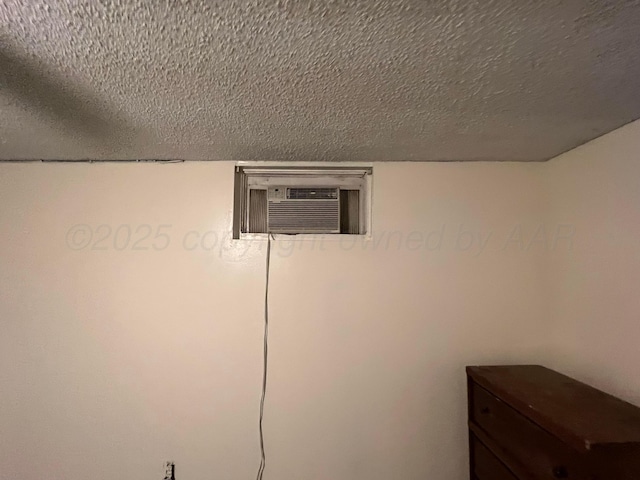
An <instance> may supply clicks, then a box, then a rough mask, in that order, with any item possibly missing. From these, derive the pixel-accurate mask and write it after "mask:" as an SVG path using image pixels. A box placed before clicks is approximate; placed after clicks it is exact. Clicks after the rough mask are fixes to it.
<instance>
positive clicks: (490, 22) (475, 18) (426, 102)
mask: <svg viewBox="0 0 640 480" xmlns="http://www.w3.org/2000/svg"><path fill="white" fill-rule="evenodd" d="M639 25H640V2H639V1H616V2H614V1H598V0H589V1H588V0H565V1H551V0H541V1H535V2H533V1H507V0H484V1H469V0H447V1H444V0H443V1H422V0H415V1H411V0H395V1H394V0H386V1H385V0H377V1H373V0H361V1H355V0H354V1H348V0H334V1H311V0H297V1H286V0H280V1H275V0H274V1H267V0H265V1H259V0H254V1H249V0H246V1H219V2H213V1H204V0H203V1H195V0H193V1H189V0H183V1H169V0H166V1H159V0H102V1H98V0H87V1H80V0H66V1H63V0H47V1H36V0H4V1H3V2H2V3H0V86H1V90H0V158H2V159H39V158H43V159H187V160H189V159H194V160H328V161H377V160H520V161H527V160H545V159H548V158H551V157H553V156H555V155H557V154H559V153H561V152H563V151H565V150H568V149H570V148H572V147H575V146H577V145H579V144H581V143H584V142H586V141H588V140H590V139H592V138H594V137H596V136H599V135H601V134H603V133H606V132H608V131H610V130H612V129H615V128H617V127H619V126H621V125H623V124H625V123H627V122H630V121H632V120H634V119H637V118H638V117H640V94H639V93H638V92H640V28H639Z"/></svg>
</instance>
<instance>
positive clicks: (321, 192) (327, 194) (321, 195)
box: [287, 188, 338, 200]
mask: <svg viewBox="0 0 640 480" xmlns="http://www.w3.org/2000/svg"><path fill="white" fill-rule="evenodd" d="M287 198H288V199H289V200H319V199H331V200H335V199H337V198H338V189H337V188H287Z"/></svg>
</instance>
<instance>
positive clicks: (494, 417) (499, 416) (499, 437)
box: [469, 382, 600, 480]
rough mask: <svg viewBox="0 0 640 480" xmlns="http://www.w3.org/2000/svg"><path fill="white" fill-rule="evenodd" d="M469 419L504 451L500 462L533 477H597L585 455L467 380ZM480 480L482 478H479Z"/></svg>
mask: <svg viewBox="0 0 640 480" xmlns="http://www.w3.org/2000/svg"><path fill="white" fill-rule="evenodd" d="M470 388H471V392H470V393H471V409H470V411H469V414H470V420H471V422H473V423H474V424H476V425H477V426H479V427H480V428H481V429H482V430H483V431H484V432H485V433H486V435H487V436H488V437H489V438H490V439H492V440H494V441H495V442H496V443H497V444H499V445H500V446H501V448H502V449H503V450H504V451H505V452H506V453H507V455H506V456H505V458H503V459H502V460H503V462H504V463H505V464H507V465H508V466H509V467H510V469H511V470H512V471H514V472H516V474H518V475H526V476H527V477H530V478H533V479H536V480H556V479H568V480H600V479H599V477H598V476H596V475H595V474H594V472H593V471H592V470H591V468H590V466H589V462H588V460H589V459H588V457H587V456H586V455H583V454H580V453H579V452H577V451H575V450H573V449H571V448H570V447H568V446H567V445H566V444H564V443H562V442H561V441H560V440H558V439H557V438H556V437H554V436H553V435H551V434H549V433H547V432H546V431H545V430H543V429H541V428H540V427H538V426H537V425H536V424H535V423H533V422H531V421H530V420H528V419H527V418H525V417H523V416H522V415H521V414H520V413H518V412H517V411H516V410H514V409H513V408H511V407H510V406H509V405H507V404H506V403H504V402H503V401H501V400H500V399H498V398H496V397H495V396H494V395H492V394H491V393H490V392H488V391H487V390H485V389H484V388H482V387H480V386H479V385H477V384H475V383H473V382H471V383H470ZM481 480H482V479H481Z"/></svg>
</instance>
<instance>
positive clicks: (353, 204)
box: [234, 166, 372, 238]
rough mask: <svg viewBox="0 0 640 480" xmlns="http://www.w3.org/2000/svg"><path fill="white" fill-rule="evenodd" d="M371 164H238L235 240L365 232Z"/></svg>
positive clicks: (368, 211) (367, 216)
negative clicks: (260, 235) (256, 236)
mask: <svg viewBox="0 0 640 480" xmlns="http://www.w3.org/2000/svg"><path fill="white" fill-rule="evenodd" d="M371 174H372V171H371V168H358V169H355V168H324V169H323V168H291V167H284V168H283V167H260V168H258V167H255V168H254V167H246V166H242V167H241V166H238V167H237V168H236V195H235V205H234V238H241V237H242V236H243V234H254V233H285V234H305V233H306V234H309V233H311V234H319V233H321V234H351V235H354V234H355V235H358V234H364V233H366V232H367V227H368V218H369V213H370V209H369V205H370V191H371V189H370V184H371Z"/></svg>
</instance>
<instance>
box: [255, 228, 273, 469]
mask: <svg viewBox="0 0 640 480" xmlns="http://www.w3.org/2000/svg"><path fill="white" fill-rule="evenodd" d="M272 237H273V235H272V234H271V233H269V234H267V259H266V278H265V288H264V357H263V361H262V365H263V370H262V396H261V398H260V423H259V428H260V467H259V468H258V474H257V476H256V480H262V475H263V473H264V467H265V466H266V461H265V460H266V459H265V454H264V433H263V430H262V420H263V419H264V397H265V396H266V394H267V360H268V359H269V355H268V353H269V264H270V263H271V238H272ZM274 240H275V238H274Z"/></svg>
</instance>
